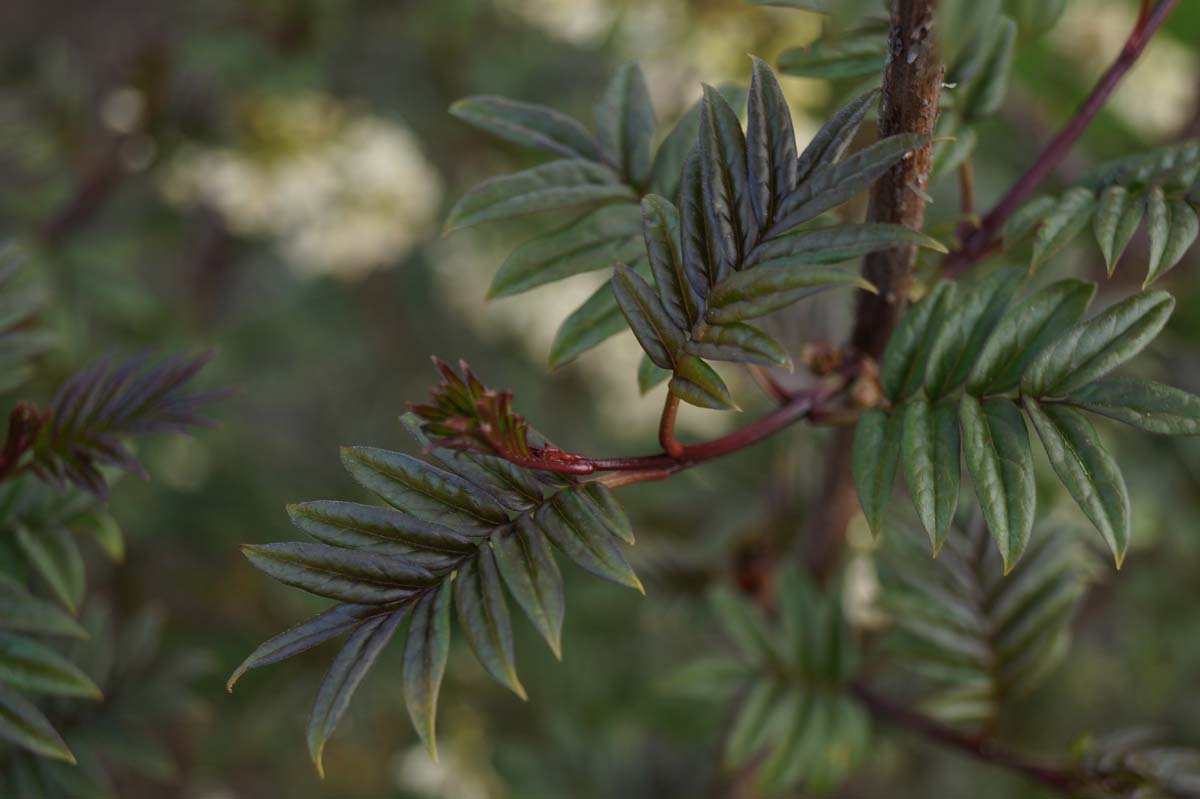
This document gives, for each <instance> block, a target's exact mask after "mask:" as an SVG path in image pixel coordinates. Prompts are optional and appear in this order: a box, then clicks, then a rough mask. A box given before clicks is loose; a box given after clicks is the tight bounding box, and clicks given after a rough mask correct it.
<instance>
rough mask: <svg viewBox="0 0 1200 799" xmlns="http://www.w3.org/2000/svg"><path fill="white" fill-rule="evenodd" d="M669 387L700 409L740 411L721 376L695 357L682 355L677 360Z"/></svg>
mask: <svg viewBox="0 0 1200 799" xmlns="http://www.w3.org/2000/svg"><path fill="white" fill-rule="evenodd" d="M668 385H669V387H670V389H671V393H672V394H674V395H675V396H677V397H679V398H680V399H681V400H683V401H684V402H686V403H688V404H690V405H695V406H696V407H698V408H708V409H710V410H714V411H730V410H739V408H738V406H737V404H736V403H735V402H734V401H733V395H731V394H730V393H729V388H728V387H727V386H726V385H725V381H724V380H722V379H721V376H720V375H718V374H717V373H716V371H715V370H714V369H713V368H712V367H711V366H709V365H708V364H706V363H705V362H704V361H702V360H700V359H699V358H697V357H696V356H694V355H682V356H680V357H679V359H678V360H676V362H675V372H674V374H673V375H672V376H671V382H670V383H669V384H668Z"/></svg>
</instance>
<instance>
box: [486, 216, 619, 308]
mask: <svg viewBox="0 0 1200 799" xmlns="http://www.w3.org/2000/svg"><path fill="white" fill-rule="evenodd" d="M639 233H641V219H640V217H639V216H638V212H637V209H636V208H635V207H634V206H632V205H628V204H625V203H621V204H619V205H606V206H603V207H601V208H597V209H596V210H595V211H592V212H591V213H590V214H588V215H587V216H584V217H581V218H579V219H577V220H575V221H574V222H572V223H571V224H569V225H567V226H566V227H563V228H559V229H558V230H555V231H552V232H551V233H547V234H546V235H544V236H539V237H538V238H536V239H533V240H531V241H527V242H525V243H524V244H522V245H521V246H520V247H518V248H517V249H515V250H513V252H512V254H511V255H509V256H508V258H507V259H505V261H504V263H503V264H502V265H501V267H500V271H499V272H497V273H496V277H495V278H494V279H493V280H492V287H491V288H490V289H489V290H488V297H508V296H511V295H513V294H520V293H521V292H523V291H529V290H530V289H532V288H536V287H537V286H541V285H543V284H546V283H552V282H554V281H556V280H562V279H563V278H567V277H571V276H572V275H578V274H581V273H583V272H591V271H594V270H596V269H608V268H610V267H612V265H613V264H614V263H615V262H617V261H625V262H628V261H632V260H633V259H635V258H637V257H638V256H639V255H641V254H642V242H641V239H640V238H639V236H638V234H639Z"/></svg>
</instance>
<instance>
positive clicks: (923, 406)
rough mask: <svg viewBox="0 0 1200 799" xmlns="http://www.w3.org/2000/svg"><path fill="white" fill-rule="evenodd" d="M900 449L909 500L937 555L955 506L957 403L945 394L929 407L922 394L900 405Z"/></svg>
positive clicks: (957, 441) (958, 461)
mask: <svg viewBox="0 0 1200 799" xmlns="http://www.w3.org/2000/svg"><path fill="white" fill-rule="evenodd" d="M897 413H899V411H897ZM902 451H903V455H904V474H905V477H906V478H907V480H908V487H909V489H910V491H911V492H912V497H913V503H914V504H915V505H916V506H917V512H918V513H919V514H920V516H921V523H922V524H923V525H924V526H925V531H926V532H927V533H929V542H930V544H931V545H932V546H933V554H934V555H937V553H938V551H939V550H940V549H941V548H942V542H943V541H945V540H946V531H947V530H949V529H950V525H951V523H953V521H954V512H955V510H956V509H957V507H958V483H959V479H960V477H961V474H962V467H961V465H960V460H959V435H958V404H957V403H956V402H955V401H954V400H953V399H950V398H947V399H944V400H942V401H941V402H939V403H938V404H937V406H936V407H933V406H931V405H930V404H929V401H928V400H926V399H925V398H924V397H917V398H915V399H913V400H912V402H910V403H909V404H908V405H907V407H906V408H905V409H904V434H903V440H902Z"/></svg>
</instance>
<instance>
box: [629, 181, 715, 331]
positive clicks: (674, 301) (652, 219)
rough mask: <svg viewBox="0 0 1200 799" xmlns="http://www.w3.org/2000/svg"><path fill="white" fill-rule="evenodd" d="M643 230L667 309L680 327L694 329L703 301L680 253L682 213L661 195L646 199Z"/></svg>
mask: <svg viewBox="0 0 1200 799" xmlns="http://www.w3.org/2000/svg"><path fill="white" fill-rule="evenodd" d="M642 229H643V231H644V234H645V239H646V253H647V255H649V257H650V272H651V273H652V274H653V275H654V284H655V285H656V286H657V287H658V296H659V298H660V299H661V300H662V304H663V309H664V310H665V311H666V312H667V316H669V317H670V318H671V321H672V322H674V323H675V325H676V327H679V328H682V329H684V330H686V329H688V328H690V327H691V326H692V324H693V323H695V321H696V319H697V318H698V317H699V315H700V310H699V309H700V303H701V300H700V297H698V296H697V295H696V292H695V289H693V288H692V285H691V283H690V282H689V281H688V279H687V276H686V275H685V274H684V271H683V259H682V257H681V256H680V252H679V212H678V211H677V210H675V206H674V205H672V204H671V203H670V201H668V200H666V199H665V198H663V197H659V196H658V195H657V194H649V195H647V196H646V197H644V198H642Z"/></svg>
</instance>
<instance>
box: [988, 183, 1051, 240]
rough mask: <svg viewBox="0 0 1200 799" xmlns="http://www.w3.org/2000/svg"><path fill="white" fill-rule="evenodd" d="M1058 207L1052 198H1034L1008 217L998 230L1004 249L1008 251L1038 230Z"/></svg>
mask: <svg viewBox="0 0 1200 799" xmlns="http://www.w3.org/2000/svg"><path fill="white" fill-rule="evenodd" d="M1057 206H1058V200H1057V199H1056V198H1054V197H1047V196H1045V195H1043V196H1041V197H1035V198H1034V199H1032V200H1030V201H1029V202H1027V203H1025V205H1023V206H1021V208H1020V209H1019V210H1018V211H1017V212H1016V213H1015V214H1013V215H1012V216H1011V217H1009V220H1008V221H1007V222H1005V223H1004V227H1003V228H1001V230H1000V235H1001V236H1002V237H1003V239H1004V248H1005V249H1010V248H1012V247H1015V246H1016V245H1017V243H1018V242H1020V241H1021V240H1022V239H1024V238H1025V237H1026V236H1028V235H1029V234H1030V233H1032V232H1033V231H1034V229H1036V228H1039V227H1040V226H1041V225H1042V223H1043V222H1045V221H1046V218H1047V217H1048V216H1050V214H1051V213H1052V212H1053V211H1054V209H1055V208H1056V207H1057Z"/></svg>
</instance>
